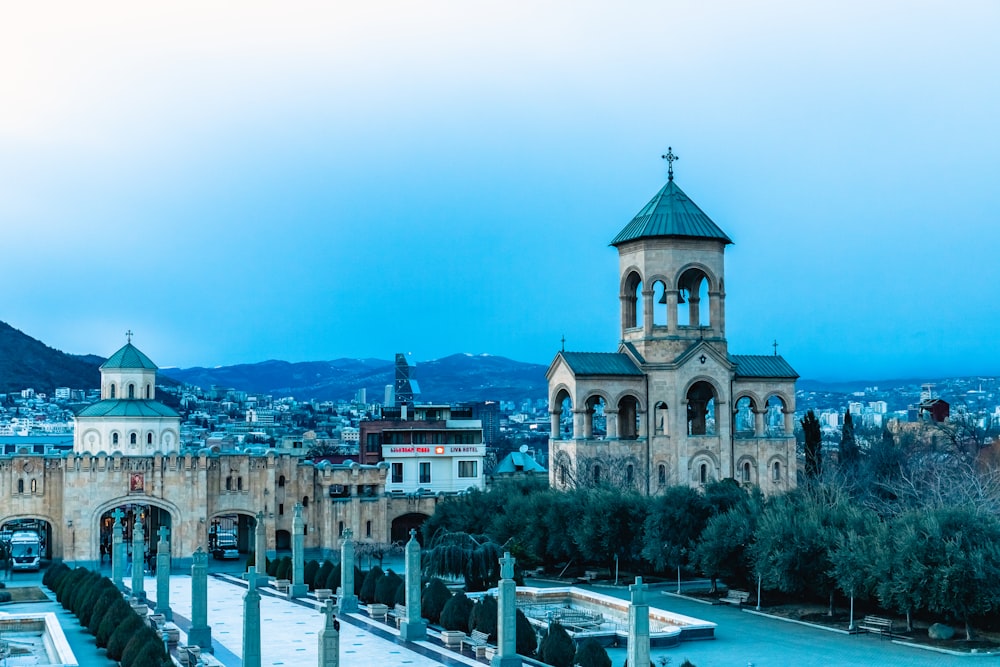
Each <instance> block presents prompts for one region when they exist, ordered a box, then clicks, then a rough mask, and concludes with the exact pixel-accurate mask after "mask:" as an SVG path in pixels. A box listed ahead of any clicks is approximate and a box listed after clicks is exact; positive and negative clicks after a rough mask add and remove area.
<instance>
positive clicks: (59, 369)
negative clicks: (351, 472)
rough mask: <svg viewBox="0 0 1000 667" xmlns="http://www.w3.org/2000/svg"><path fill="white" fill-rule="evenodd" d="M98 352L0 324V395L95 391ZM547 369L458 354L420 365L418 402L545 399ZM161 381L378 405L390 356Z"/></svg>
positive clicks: (281, 364)
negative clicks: (361, 394)
mask: <svg viewBox="0 0 1000 667" xmlns="http://www.w3.org/2000/svg"><path fill="white" fill-rule="evenodd" d="M104 361H105V359H104V358H102V357H99V356H96V355H92V354H89V355H72V354H66V353H65V352H60V351H59V350H55V349H53V348H51V347H49V346H47V345H45V344H44V343H42V342H41V341H39V340H36V339H34V338H32V337H31V336H29V335H27V334H25V333H23V332H21V331H19V330H17V329H15V328H14V327H12V326H10V325H8V324H6V323H4V322H0V393H8V392H14V391H21V390H22V389H26V388H29V387H30V388H32V389H34V390H35V391H37V392H45V393H49V394H51V393H52V392H53V390H54V389H55V388H56V387H70V388H71V389H96V388H97V387H99V386H100V383H101V374H100V370H99V367H100V365H101V364H102V363H104ZM545 370H546V367H545V366H542V365H540V364H528V363H523V362H520V361H512V360H510V359H506V358H504V357H495V356H491V355H487V354H483V355H471V354H455V355H452V356H450V357H445V358H443V359H438V360H436V361H428V362H425V363H421V364H419V365H418V366H417V368H416V370H415V372H414V377H415V379H416V380H417V383H418V384H419V386H420V389H421V394H420V396H419V398H418V399H417V400H419V401H422V402H427V401H440V402H457V401H485V400H498V401H520V400H523V399H526V398H544V397H545V396H546V394H547V384H546V381H545ZM159 375H160V380H161V382H162V381H165V382H166V383H168V384H169V383H172V382H174V381H176V382H183V383H188V384H193V385H197V386H199V387H202V388H203V389H209V388H211V387H212V386H213V385H215V386H220V387H227V388H232V389H238V390H240V391H246V392H248V393H253V394H271V395H274V396H294V397H296V398H298V399H301V400H305V399H317V400H338V399H351V398H354V396H355V394H356V393H357V391H358V389H361V388H364V389H366V390H367V393H368V400H369V401H370V402H381V401H382V399H383V397H384V395H385V393H384V392H385V386H386V385H387V384H392V383H393V380H394V365H393V362H392V361H384V360H382V359H337V360H334V361H305V362H301V363H289V362H287V361H263V362H260V363H256V364H238V365H236V366H220V367H217V368H161V369H160V372H159Z"/></svg>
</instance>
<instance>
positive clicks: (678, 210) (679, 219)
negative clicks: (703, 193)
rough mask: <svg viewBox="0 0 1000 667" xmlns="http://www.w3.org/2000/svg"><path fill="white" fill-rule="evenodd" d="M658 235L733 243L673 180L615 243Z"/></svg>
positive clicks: (636, 216)
mask: <svg viewBox="0 0 1000 667" xmlns="http://www.w3.org/2000/svg"><path fill="white" fill-rule="evenodd" d="M657 236H684V237H689V238H702V239H718V240H720V241H723V242H724V243H732V242H733V241H732V239H730V238H729V237H728V236H726V233H725V232H724V231H722V230H721V229H719V227H718V226H717V225H716V224H715V223H714V222H712V220H711V218H709V217H708V216H707V215H705V212H704V211H702V210H701V209H700V208H698V205H697V204H695V203H694V202H693V201H691V199H690V198H689V197H688V196H687V195H686V194H684V191H683V190H681V189H680V188H679V187H677V184H676V183H675V182H674V181H672V180H671V181H667V184H666V185H664V186H663V188H662V189H661V190H660V191H659V192H657V193H656V196H655V197H653V198H652V199H651V200H649V203H648V204H646V205H645V206H644V207H643V209H642V210H641V211H639V212H638V213H636V214H635V217H634V218H632V222H630V223H628V224H627V225H625V229H623V230H621V231H620V232H619V233H618V236H616V237H615V238H614V240H613V241H612V242H611V245H615V246H616V245H619V244H621V243H625V242H626V241H632V240H635V239H640V238H651V237H657Z"/></svg>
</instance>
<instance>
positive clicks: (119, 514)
mask: <svg viewBox="0 0 1000 667" xmlns="http://www.w3.org/2000/svg"><path fill="white" fill-rule="evenodd" d="M111 516H113V517H114V518H115V523H116V524H118V525H121V520H122V519H124V518H125V512H122V508H121V507H116V508H115V511H114V512H112V513H111Z"/></svg>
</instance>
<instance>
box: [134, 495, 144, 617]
mask: <svg viewBox="0 0 1000 667" xmlns="http://www.w3.org/2000/svg"><path fill="white" fill-rule="evenodd" d="M145 576H146V535H145V533H144V532H143V530H142V520H141V519H140V518H139V516H138V515H136V517H135V523H134V524H132V597H134V598H135V599H136V600H139V601H140V602H145V600H146V590H145V588H144V586H143V577H145Z"/></svg>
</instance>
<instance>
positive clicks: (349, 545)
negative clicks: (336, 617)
mask: <svg viewBox="0 0 1000 667" xmlns="http://www.w3.org/2000/svg"><path fill="white" fill-rule="evenodd" d="M353 537H354V533H352V532H351V529H350V528H348V529H347V530H345V531H344V535H343V539H344V542H343V544H341V545H340V613H341V614H349V613H352V612H355V611H357V610H358V596H357V595H355V594H354V540H353V539H351V538H353Z"/></svg>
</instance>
